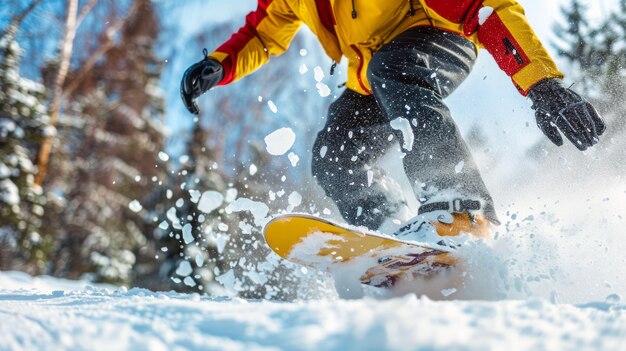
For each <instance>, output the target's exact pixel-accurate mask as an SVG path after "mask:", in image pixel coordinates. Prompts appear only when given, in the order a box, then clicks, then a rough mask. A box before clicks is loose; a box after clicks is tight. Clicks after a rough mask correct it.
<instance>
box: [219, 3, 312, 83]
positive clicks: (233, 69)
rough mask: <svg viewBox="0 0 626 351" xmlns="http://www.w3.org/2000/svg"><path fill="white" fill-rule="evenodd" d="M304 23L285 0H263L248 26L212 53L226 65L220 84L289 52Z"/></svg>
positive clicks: (247, 20)
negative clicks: (290, 45)
mask: <svg viewBox="0 0 626 351" xmlns="http://www.w3.org/2000/svg"><path fill="white" fill-rule="evenodd" d="M301 24H302V22H301V21H300V20H299V19H298V18H297V17H296V16H295V15H294V13H293V12H292V11H291V9H290V8H289V5H288V4H287V2H286V1H285V0H259V6H258V8H257V10H256V11H254V12H251V13H250V14H248V16H247V17H246V23H245V25H244V26H243V27H241V28H240V29H239V31H237V33H235V34H233V35H232V36H231V37H230V39H228V40H227V41H226V42H225V43H223V44H222V45H220V47H219V48H217V50H215V51H214V52H213V53H211V54H209V56H208V57H209V58H212V59H214V60H216V61H218V62H220V63H221V64H222V66H223V67H224V77H223V79H222V81H221V82H219V84H218V85H225V84H228V83H231V82H233V81H236V80H238V79H239V78H241V77H243V76H245V75H247V74H250V73H252V72H254V71H255V70H256V69H258V68H259V67H260V66H262V65H263V64H265V63H267V61H269V58H270V55H273V56H278V55H280V54H282V53H283V52H285V51H286V50H287V48H288V47H289V43H290V42H291V40H292V39H293V37H294V36H295V34H296V32H297V31H298V29H299V28H300V26H301Z"/></svg>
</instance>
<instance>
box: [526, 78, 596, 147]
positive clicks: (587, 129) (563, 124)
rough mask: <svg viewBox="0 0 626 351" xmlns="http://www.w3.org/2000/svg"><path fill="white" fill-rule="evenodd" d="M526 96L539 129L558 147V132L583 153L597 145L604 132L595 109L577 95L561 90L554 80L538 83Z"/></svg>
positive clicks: (564, 89)
mask: <svg viewBox="0 0 626 351" xmlns="http://www.w3.org/2000/svg"><path fill="white" fill-rule="evenodd" d="M528 96H529V97H530V99H531V100H532V102H533V106H532V108H533V109H534V110H535V116H536V117H537V125H538V126H539V129H541V131H542V132H543V134H545V135H546V136H547V137H548V139H550V140H551V141H552V142H553V143H555V144H556V145H558V146H561V145H563V138H562V137H561V134H560V133H559V130H560V131H561V133H563V134H565V136H566V137H567V139H569V141H571V142H572V143H573V144H574V145H576V147H577V148H578V149H580V150H586V149H587V148H588V147H591V146H593V145H594V144H596V143H597V142H598V140H599V137H600V135H602V133H604V130H605V129H606V126H605V124H604V121H603V120H602V118H601V117H600V115H599V114H598V112H597V111H596V109H595V108H594V107H593V106H591V104H590V103H589V102H588V101H586V100H585V99H584V98H582V97H581V96H580V95H578V94H576V93H575V92H573V91H572V90H571V89H567V88H565V87H563V86H562V85H561V81H560V80H558V79H546V80H543V81H541V82H539V84H537V85H536V86H534V87H533V88H532V89H531V90H530V92H529V94H528Z"/></svg>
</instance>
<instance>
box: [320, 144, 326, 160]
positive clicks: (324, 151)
mask: <svg viewBox="0 0 626 351" xmlns="http://www.w3.org/2000/svg"><path fill="white" fill-rule="evenodd" d="M327 151H328V146H326V145H324V146H322V147H321V148H320V156H321V157H322V158H324V156H326V152H327Z"/></svg>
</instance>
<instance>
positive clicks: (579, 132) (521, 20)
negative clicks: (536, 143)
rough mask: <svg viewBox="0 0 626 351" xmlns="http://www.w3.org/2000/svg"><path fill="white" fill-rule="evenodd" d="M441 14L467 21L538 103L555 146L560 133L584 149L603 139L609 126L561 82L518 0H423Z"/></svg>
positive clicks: (543, 126)
mask: <svg viewBox="0 0 626 351" xmlns="http://www.w3.org/2000/svg"><path fill="white" fill-rule="evenodd" d="M424 1H425V3H426V4H427V5H428V6H429V7H430V8H431V9H432V10H435V12H437V13H438V14H439V15H440V16H442V17H444V18H446V19H448V20H449V21H452V22H455V23H462V24H463V31H464V32H465V34H466V35H468V36H470V35H474V34H476V36H477V37H478V41H479V42H480V44H481V45H482V46H483V47H484V48H485V49H486V50H487V51H488V52H489V53H490V54H491V56H493V58H494V59H495V60H496V62H497V63H498V66H500V68H501V69H502V70H503V71H504V72H505V73H506V74H507V75H509V76H510V77H511V79H512V80H513V83H514V84H515V86H516V87H517V89H518V90H519V92H520V93H521V94H522V95H524V96H529V97H530V99H531V100H532V102H533V106H532V108H533V109H534V110H535V117H536V119H537V125H538V126H539V129H540V130H541V131H542V132H543V133H544V134H545V135H546V136H547V137H548V138H549V139H550V140H551V141H552V142H553V143H555V144H556V145H559V146H561V145H563V138H562V136H561V133H562V134H563V135H565V137H567V139H569V140H570V141H571V142H572V144H574V145H575V146H576V147H577V148H578V149H580V150H586V149H587V148H589V147H591V146H593V145H594V144H596V143H597V142H598V141H599V138H600V135H602V134H603V133H604V131H605V129H606V126H605V124H604V121H603V120H602V118H601V117H600V115H599V114H598V112H597V111H596V109H595V108H594V107H593V106H592V105H591V104H590V103H589V102H587V101H586V100H585V99H584V98H583V97H581V96H580V95H578V94H576V93H575V92H573V91H572V90H571V89H568V88H565V87H563V86H562V84H561V78H563V74H562V73H561V72H560V71H559V69H558V68H557V66H556V64H555V63H554V61H553V60H552V58H551V57H550V55H549V54H548V52H547V51H546V49H545V48H544V46H543V45H542V44H541V42H540V41H539V38H538V37H537V35H536V34H535V32H534V31H533V30H532V28H531V27H530V24H529V23H528V21H527V20H526V16H525V14H524V9H523V8H522V6H521V5H520V4H518V3H517V2H516V1H515V0H484V1H483V0H448V1H440V0H424Z"/></svg>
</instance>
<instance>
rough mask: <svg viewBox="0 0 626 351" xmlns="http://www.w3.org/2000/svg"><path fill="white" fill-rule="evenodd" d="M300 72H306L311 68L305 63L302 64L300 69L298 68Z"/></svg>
mask: <svg viewBox="0 0 626 351" xmlns="http://www.w3.org/2000/svg"><path fill="white" fill-rule="evenodd" d="M298 71H299V72H300V74H305V73H306V72H308V71H309V68H308V67H307V66H306V65H305V64H304V63H303V64H301V65H300V69H299V70H298Z"/></svg>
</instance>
